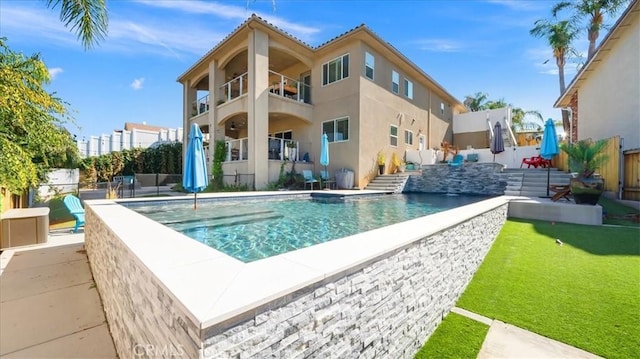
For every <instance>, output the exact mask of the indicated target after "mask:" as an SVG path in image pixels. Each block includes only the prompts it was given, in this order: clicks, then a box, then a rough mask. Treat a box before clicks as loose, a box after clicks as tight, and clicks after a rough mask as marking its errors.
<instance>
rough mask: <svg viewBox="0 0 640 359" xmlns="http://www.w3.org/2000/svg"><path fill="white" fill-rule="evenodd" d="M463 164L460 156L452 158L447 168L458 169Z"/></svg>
mask: <svg viewBox="0 0 640 359" xmlns="http://www.w3.org/2000/svg"><path fill="white" fill-rule="evenodd" d="M463 162H464V157H463V156H462V155H455V156H453V160H452V161H451V162H449V166H451V167H460V166H462V163H463Z"/></svg>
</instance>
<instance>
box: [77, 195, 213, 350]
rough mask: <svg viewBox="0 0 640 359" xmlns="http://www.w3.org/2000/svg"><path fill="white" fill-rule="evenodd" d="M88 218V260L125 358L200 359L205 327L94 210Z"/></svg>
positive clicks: (114, 336)
mask: <svg viewBox="0 0 640 359" xmlns="http://www.w3.org/2000/svg"><path fill="white" fill-rule="evenodd" d="M85 212H86V213H85V214H86V227H85V247H86V250H87V256H88V257H89V263H90V265H91V272H92V273H93V278H94V280H95V282H96V286H97V289H98V292H99V293H100V298H101V299H102V305H103V307H104V311H105V314H106V318H107V322H108V323H109V330H110V331H111V336H112V337H113V341H114V343H115V346H116V350H117V352H118V355H119V357H120V358H134V357H135V358H147V357H162V356H167V357H169V356H174V357H176V356H180V357H184V358H198V357H199V356H200V350H199V348H200V347H201V343H202V342H201V340H200V323H198V324H196V323H194V322H193V320H191V319H190V318H189V317H188V316H187V315H186V314H185V311H184V310H183V309H182V306H181V305H179V304H178V303H177V300H176V299H175V298H174V296H173V295H171V294H170V293H168V291H167V290H166V289H165V287H164V286H163V285H162V284H161V283H159V281H158V279H157V278H156V277H155V276H154V275H153V274H152V273H151V272H150V271H149V270H148V269H147V268H146V267H145V266H144V265H143V264H142V263H141V262H140V261H139V259H138V258H137V257H136V256H135V254H134V253H132V252H131V251H130V250H129V248H128V247H126V246H125V245H124V244H123V243H122V241H121V240H120V238H118V236H116V235H115V234H114V233H113V232H112V231H111V230H110V229H109V228H108V226H107V225H105V223H103V222H102V221H101V220H100V219H99V218H98V217H97V216H96V215H95V213H94V212H93V211H92V210H91V208H90V207H89V206H86V207H85ZM172 354H173V355H172Z"/></svg>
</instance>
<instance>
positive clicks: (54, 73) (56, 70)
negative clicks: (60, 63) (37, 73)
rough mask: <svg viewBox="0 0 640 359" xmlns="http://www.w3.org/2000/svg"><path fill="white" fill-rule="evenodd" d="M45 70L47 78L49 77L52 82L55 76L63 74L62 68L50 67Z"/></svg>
mask: <svg viewBox="0 0 640 359" xmlns="http://www.w3.org/2000/svg"><path fill="white" fill-rule="evenodd" d="M47 70H49V76H51V79H52V80H53V79H55V78H56V76H58V75H59V74H61V73H62V72H64V70H63V69H62V67H51V68H48V69H47Z"/></svg>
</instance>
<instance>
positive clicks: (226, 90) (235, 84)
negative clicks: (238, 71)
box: [216, 72, 249, 105]
mask: <svg viewBox="0 0 640 359" xmlns="http://www.w3.org/2000/svg"><path fill="white" fill-rule="evenodd" d="M248 86H249V75H248V74H247V73H246V72H245V73H243V74H242V75H240V76H237V77H235V78H234V79H232V80H231V81H229V82H227V83H225V84H224V85H222V86H220V88H218V101H217V102H216V105H221V104H223V103H225V102H231V100H235V99H236V98H238V97H240V96H243V95H246V94H247V91H248Z"/></svg>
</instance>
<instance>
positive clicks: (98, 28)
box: [46, 0, 109, 49]
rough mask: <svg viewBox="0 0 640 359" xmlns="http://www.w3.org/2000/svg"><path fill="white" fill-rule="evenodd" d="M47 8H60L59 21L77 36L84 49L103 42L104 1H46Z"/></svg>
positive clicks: (106, 21) (105, 21)
mask: <svg viewBox="0 0 640 359" xmlns="http://www.w3.org/2000/svg"><path fill="white" fill-rule="evenodd" d="M46 1H47V7H50V8H52V9H55V8H57V7H58V6H60V21H62V23H64V26H65V27H70V28H71V31H73V32H75V33H76V34H77V35H78V39H80V41H81V42H82V45H83V46H84V47H85V49H90V48H92V47H93V46H94V45H95V44H98V43H100V41H102V40H104V37H105V36H106V34H107V27H108V22H109V21H108V15H107V7H106V4H105V1H104V0H46Z"/></svg>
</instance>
